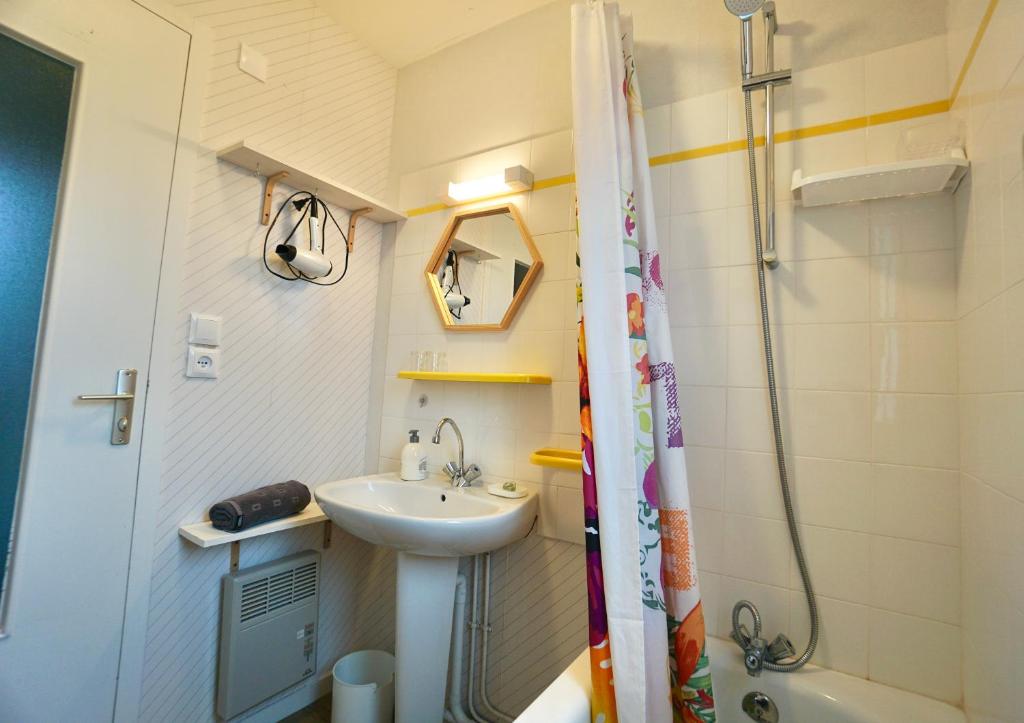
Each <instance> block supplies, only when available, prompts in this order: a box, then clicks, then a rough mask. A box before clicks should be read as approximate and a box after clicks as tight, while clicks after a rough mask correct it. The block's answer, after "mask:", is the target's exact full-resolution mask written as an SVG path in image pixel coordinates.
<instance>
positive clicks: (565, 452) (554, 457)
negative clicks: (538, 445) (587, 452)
mask: <svg viewBox="0 0 1024 723" xmlns="http://www.w3.org/2000/svg"><path fill="white" fill-rule="evenodd" d="M530 463H531V464H537V465H540V466H541V467H557V468H558V469H573V470H581V469H583V452H581V451H579V450H573V449H554V448H552V447H544V448H543V449H538V450H537V451H536V452H534V453H533V454H531V455H530Z"/></svg>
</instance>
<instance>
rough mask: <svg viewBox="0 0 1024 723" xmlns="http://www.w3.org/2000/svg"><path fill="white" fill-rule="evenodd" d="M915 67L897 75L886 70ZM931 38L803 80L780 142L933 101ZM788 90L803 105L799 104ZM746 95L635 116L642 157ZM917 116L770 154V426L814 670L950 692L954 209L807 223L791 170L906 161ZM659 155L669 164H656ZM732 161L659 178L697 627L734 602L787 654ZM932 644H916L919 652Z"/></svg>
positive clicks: (936, 77)
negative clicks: (647, 146)
mask: <svg viewBox="0 0 1024 723" xmlns="http://www.w3.org/2000/svg"><path fill="white" fill-rule="evenodd" d="M893 67H900V68H908V69H910V71H909V72H907V73H901V74H898V75H897V74H893V73H892V72H891V68H893ZM946 93H947V91H946V75H945V39H944V38H941V37H940V38H935V39H930V40H926V41H922V42H919V43H915V44H912V45H909V46H901V47H898V48H894V49H892V50H888V51H885V52H883V53H878V54H875V55H869V56H867V57H866V58H855V59H852V60H846V61H841V62H839V63H835V64H832V65H828V66H823V67H819V68H814V69H810V70H806V71H803V72H801V73H798V74H797V75H796V76H795V78H794V83H793V85H792V86H791V88H789V89H787V91H786V92H784V93H782V94H780V106H781V108H780V112H779V115H778V120H779V124H780V130H786V129H788V128H794V127H802V126H807V125H813V124H820V123H827V122H831V121H836V120H840V119H843V118H850V117H858V116H862V115H865V114H869V113H875V112H879V111H883V110H891V109H893V108H897V107H904V106H911V105H916V104H921V103H927V102H932V101H936V100H941V99H942V98H944V97H946ZM793 98H797V99H799V100H798V101H793V100H792V99H793ZM740 109H741V99H740V95H739V93H738V92H719V93H714V94H710V95H706V96H701V97H698V98H693V99H687V100H684V101H682V102H679V103H676V104H674V105H672V106H670V107H663V108H656V109H652V110H651V111H649V112H648V116H647V118H648V128H649V133H650V136H649V141H650V142H651V146H652V149H658V150H653V152H654V153H658V152H665V150H678V149H680V148H693V147H699V146H705V145H710V144H714V143H720V142H724V141H726V140H729V139H733V138H739V137H742V134H743V125H742V124H741V118H742V116H741V113H740ZM943 120H944V116H942V115H939V116H930V117H927V118H918V119H915V120H912V121H905V122H903V123H898V124H889V125H884V126H870V127H868V128H866V129H860V130H854V131H848V132H844V133H839V134H833V135H826V136H821V137H818V138H812V139H807V140H801V141H798V142H794V143H785V144H782V145H780V146H778V148H777V164H778V177H777V184H776V185H777V193H778V203H779V205H778V209H779V210H778V213H779V217H778V239H779V256H780V259H781V262H782V263H781V265H780V266H779V268H778V269H776V270H774V271H771V272H769V274H768V278H769V282H768V283H769V288H768V297H769V300H770V307H771V313H772V322H773V324H774V330H773V336H774V341H775V348H776V352H777V364H776V373H777V378H778V381H779V386H780V394H779V396H780V404H781V407H782V420H783V432H784V434H785V437H786V442H787V446H788V452H789V454H790V458H789V459H790V462H789V470H790V475H791V478H792V481H793V485H794V488H795V497H796V505H797V514H798V517H799V519H800V522H801V533H802V535H803V538H804V546H805V549H806V550H807V555H808V558H809V562H810V567H811V574H812V576H813V579H814V583H815V586H816V590H817V593H818V602H819V607H820V609H821V613H822V639H821V642H820V643H819V652H818V653H817V654H816V656H815V661H816V662H818V663H820V664H823V665H827V666H829V667H832V668H834V669H837V670H840V671H843V672H846V673H850V674H853V675H857V676H860V677H866V678H870V679H872V680H877V681H879V682H883V683H886V684H889V685H894V686H896V687H900V688H906V689H909V690H913V691H916V692H920V693H923V694H926V695H930V696H934V697H937V698H941V699H944V700H948V701H952V702H956V701H958V700H959V698H960V671H959V657H960V633H959V629H958V626H959V624H960V600H959V586H960V552H959V549H958V548H959V545H960V537H959V516H958V513H959V511H958V507H959V503H958V495H957V469H958V466H959V459H958V454H957V435H958V428H957V410H956V397H955V394H956V382H957V359H956V329H955V323H954V319H955V313H954V312H955V306H954V304H955V262H956V259H955V253H954V250H953V209H952V201H951V199H950V198H949V197H948V196H946V197H932V198H924V199H916V200H914V199H912V200H898V201H879V202H872V203H865V204H857V205H851V206H833V207H821V208H811V209H805V208H803V207H801V206H799V205H794V203H793V201H792V194H791V193H790V192H789V181H790V172H791V171H792V169H794V168H800V169H802V170H803V172H804V174H805V175H807V174H809V173H816V172H822V171H825V170H838V169H842V168H845V167H854V166H858V165H863V164H865V163H866V162H882V161H891V160H896V159H897V158H898V140H899V134H900V132H901V131H903V130H905V129H906V128H907V127H912V126H915V125H921V124H925V123H934V122H941V121H943ZM662 149H664V150H662ZM745 163H746V159H745V154H744V153H731V154H728V155H715V156H709V157H706V158H700V159H698V160H695V161H687V162H683V163H677V164H674V165H671V166H658V167H656V168H654V169H653V170H654V174H655V192H656V193H657V194H658V198H657V202H658V215H659V217H660V223H661V228H660V236H661V238H662V239H663V246H664V247H667V248H666V250H667V254H666V255H667V264H666V265H665V266H667V268H668V269H669V271H668V273H667V287H668V296H669V308H670V317H671V319H672V323H673V326H674V328H673V333H674V337H673V342H674V345H675V348H676V354H677V362H678V364H679V367H680V379H681V381H682V383H683V385H684V391H683V393H682V407H683V416H684V433H685V435H686V439H687V442H688V444H689V449H688V465H689V466H688V471H689V473H690V480H691V484H692V490H691V494H692V498H693V501H694V504H695V505H696V506H697V510H696V512H695V527H696V535H697V554H698V564H699V565H700V568H701V570H702V572H703V575H702V578H701V581H702V585H703V587H704V590H705V596H706V597H707V599H708V602H707V604H706V605H705V610H706V611H707V613H708V617H709V626H710V629H711V630H712V631H713V632H715V633H716V634H718V635H722V636H724V635H727V634H728V632H729V629H730V625H731V623H730V611H731V607H732V605H733V604H734V603H735V601H736V600H738V599H740V598H748V599H752V600H754V601H755V602H756V603H757V604H758V605H759V606H761V610H762V614H763V617H764V618H765V625H766V628H767V631H768V632H769V633H770V634H774V633H775V632H776V631H781V632H786V633H788V634H789V635H790V636H791V637H792V639H793V641H794V643H795V644H796V645H797V647H798V648H800V647H801V646H802V645H803V644H804V642H805V641H806V637H807V630H808V619H807V612H806V603H805V602H804V600H803V596H802V592H801V586H800V583H799V578H798V574H797V569H796V564H795V560H794V559H793V556H792V553H791V551H790V541H789V537H788V534H787V530H786V524H785V522H784V511H783V507H782V503H781V498H780V494H779V490H778V482H777V479H776V473H775V464H774V461H773V455H772V449H773V447H772V440H771V426H770V415H769V407H768V397H767V391H766V389H765V387H766V376H765V372H764V367H763V352H762V347H761V331H760V327H759V323H758V322H759V316H758V304H757V298H756V289H757V286H756V275H755V268H754V266H753V264H752V260H753V251H752V243H751V233H752V222H751V221H750V209H749V206H748V205H747V204H748V199H749V189H748V187H747V185H746V184H747V183H748V181H747V174H746V165H745ZM922 641H925V642H922Z"/></svg>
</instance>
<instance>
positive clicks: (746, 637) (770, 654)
mask: <svg viewBox="0 0 1024 723" xmlns="http://www.w3.org/2000/svg"><path fill="white" fill-rule="evenodd" d="M744 610H747V611H748V612H749V613H750V616H751V618H753V624H754V632H753V634H751V632H750V631H749V630H748V629H747V626H746V625H743V624H741V623H740V613H741V612H743V611H744ZM731 637H732V639H733V640H735V641H736V644H737V645H739V646H740V648H742V650H743V665H744V666H746V668H747V675H750V676H754V677H757V676H759V675H761V671H762V670H763V669H764V667H765V663H766V662H767V663H769V667H770V666H771V665H774V664H776V663H778V662H779V661H781V660H784V659H785V658H791V657H793V656H795V655H796V649H795V648H793V643H791V642H789V638H787V637H786V636H785V635H783V634H782V633H779V634H778V635H776V636H775V640H773V641H772V642H771V643H770V644H769V643H768V641H766V640H765V639H764V638H762V637H761V614H760V613H759V612H758V611H757V606H755V605H754V603H752V602H750V601H749V600H740V601H739V602H738V603H736V605H734V606H733V609H732V635H731Z"/></svg>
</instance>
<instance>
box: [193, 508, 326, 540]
mask: <svg viewBox="0 0 1024 723" xmlns="http://www.w3.org/2000/svg"><path fill="white" fill-rule="evenodd" d="M327 519H328V518H327V515H325V514H324V512H323V510H321V509H320V506H319V505H317V503H316V502H314V501H312V500H311V501H310V503H309V504H308V505H307V506H306V509H304V510H303V511H302V512H300V513H299V514H297V515H292V516H291V517H283V518H281V519H280V520H274V521H273V522H267V523H265V524H262V525H256V526H255V527H250V528H249V529H247V530H242V531H241V532H225V531H224V530H218V529H216V528H215V527H214V526H213V525H212V524H211V523H210V522H209V520H207V521H206V522H196V523H194V524H191V525H182V526H181V527H179V528H178V534H179V535H181V536H182V537H184V538H185V539H186V540H188V541H189V542H191V543H192V544H193V545H198V546H199V547H216V546H217V545H226V544H228V543H230V542H238V541H239V540H248V539H249V538H252V537H261V536H263V535H271V534H273V533H275V532H281V531H282V530H291V529H294V528H296V527H305V526H306V525H315V524H316V523H318V522H326V521H327Z"/></svg>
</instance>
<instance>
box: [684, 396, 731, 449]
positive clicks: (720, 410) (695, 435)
mask: <svg viewBox="0 0 1024 723" xmlns="http://www.w3.org/2000/svg"><path fill="white" fill-rule="evenodd" d="M725 400H726V394H725V388H723V387H687V386H682V387H680V388H679V409H680V411H681V413H682V416H683V438H684V439H685V440H686V443H687V444H695V445H699V446H701V447H724V446H725V408H726V407H725Z"/></svg>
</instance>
